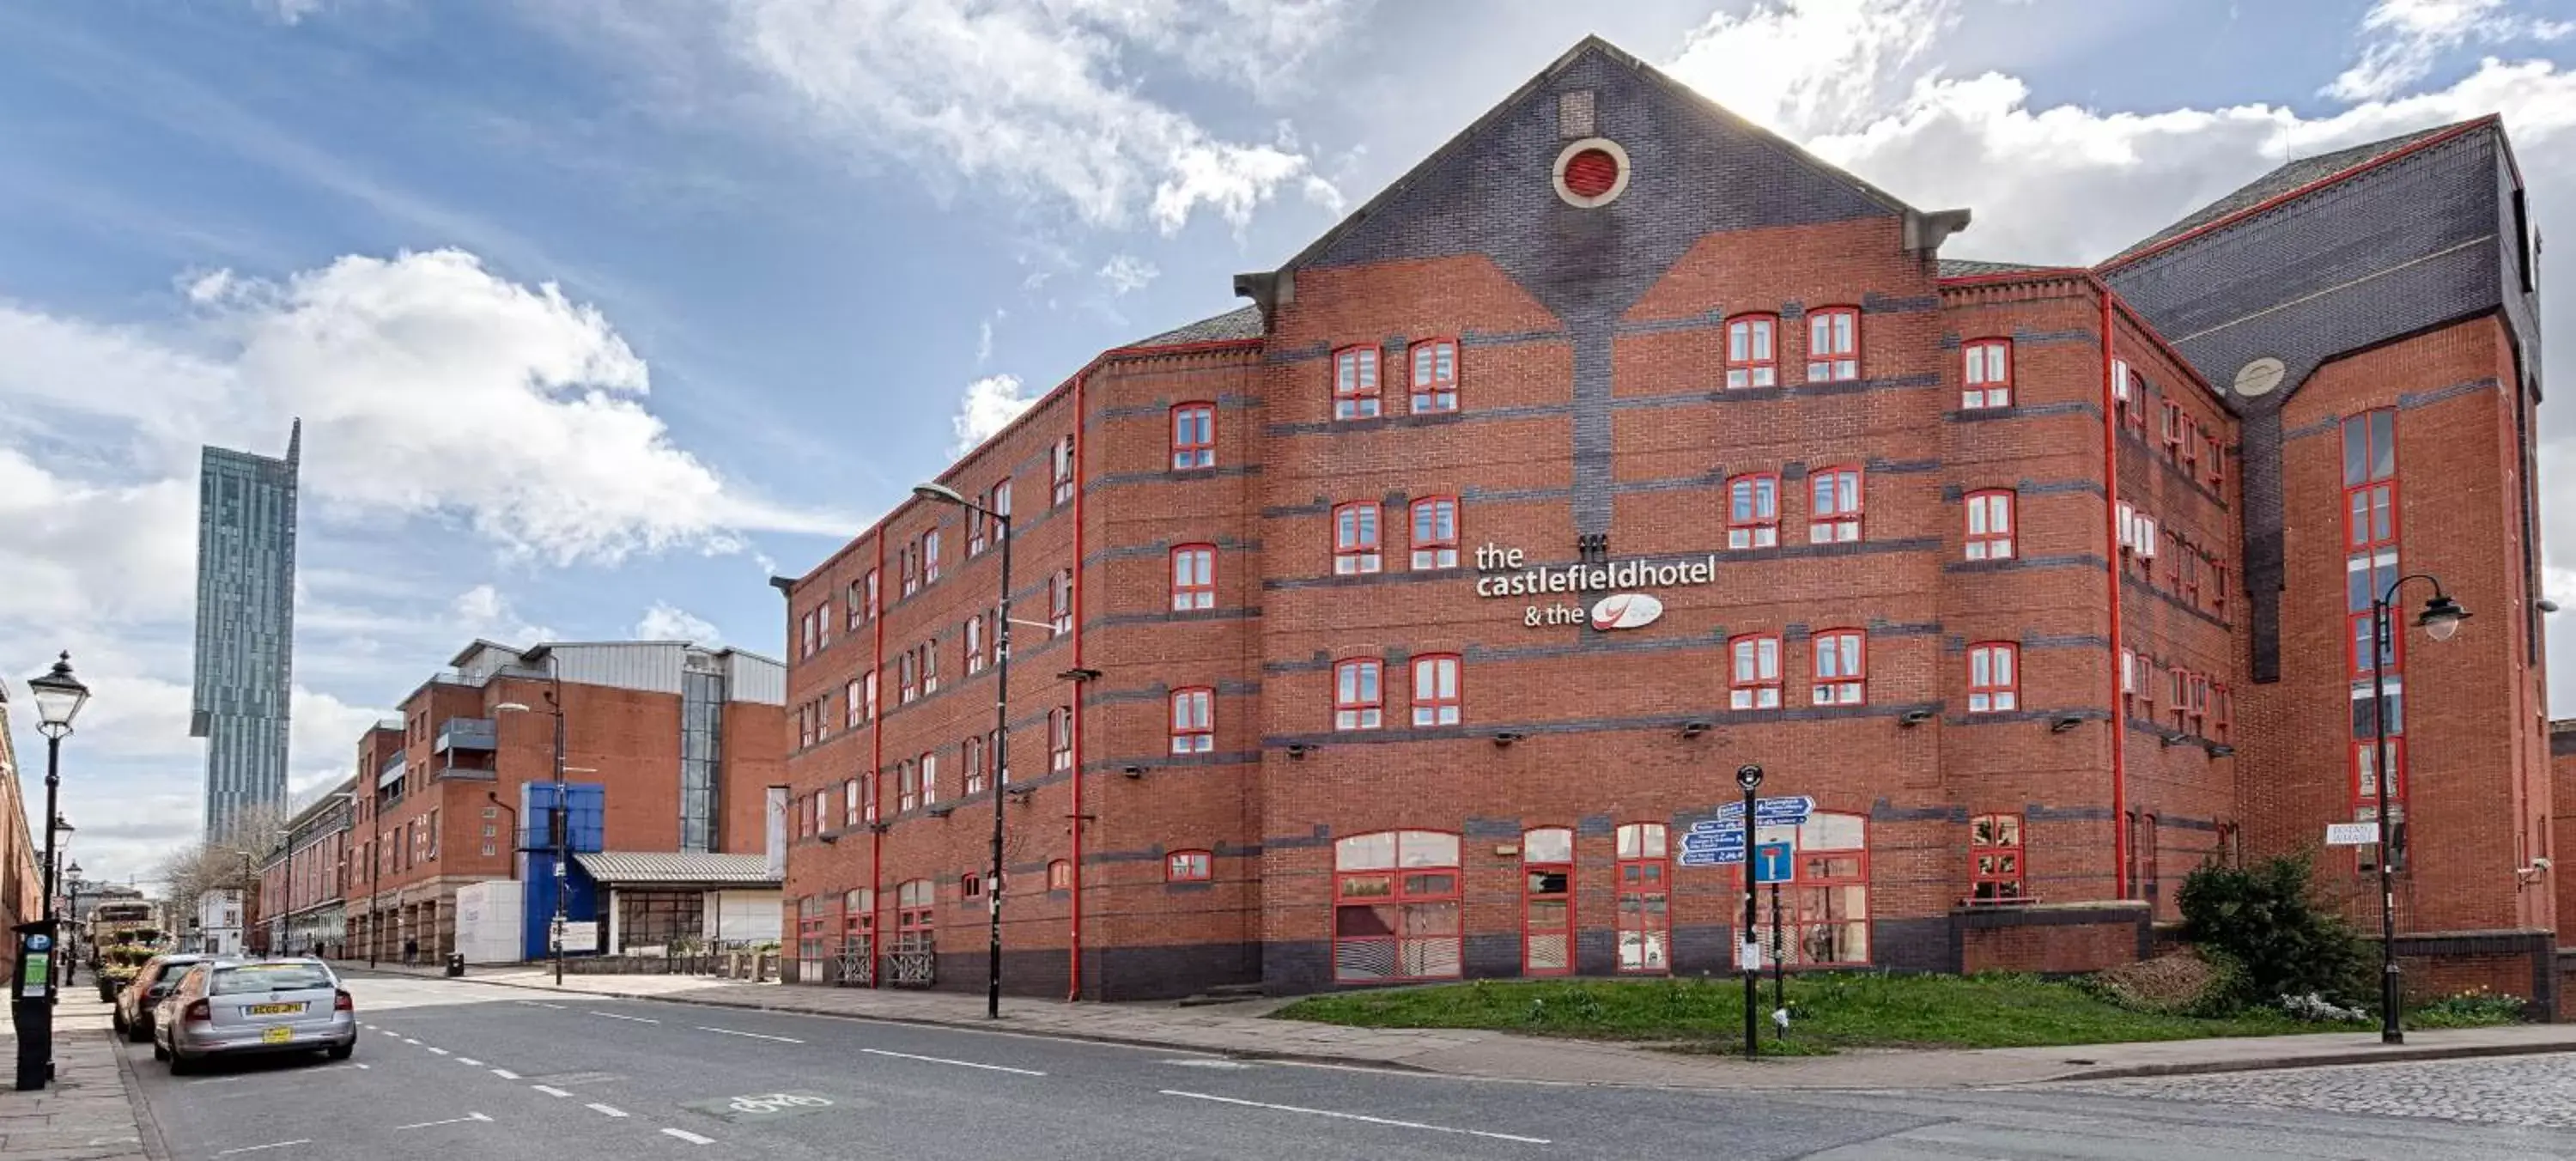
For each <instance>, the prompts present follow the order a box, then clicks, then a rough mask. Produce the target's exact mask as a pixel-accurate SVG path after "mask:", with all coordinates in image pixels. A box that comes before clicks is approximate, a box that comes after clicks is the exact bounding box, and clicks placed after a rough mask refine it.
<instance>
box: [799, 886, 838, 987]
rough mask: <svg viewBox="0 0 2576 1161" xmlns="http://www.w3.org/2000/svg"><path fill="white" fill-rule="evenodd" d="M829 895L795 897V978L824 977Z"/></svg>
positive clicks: (807, 979)
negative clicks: (827, 896)
mask: <svg viewBox="0 0 2576 1161" xmlns="http://www.w3.org/2000/svg"><path fill="white" fill-rule="evenodd" d="M828 902H829V901H828V899H827V898H826V897H825V896H822V895H808V896H806V897H804V898H802V899H799V900H797V901H796V978H797V979H800V980H806V981H809V982H810V981H818V980H821V979H822V978H823V962H824V957H825V956H826V955H827V954H828V952H827V950H826V948H827V944H826V943H825V940H824V932H825V930H826V924H827V923H829V921H830V918H831V916H830V909H829V906H828Z"/></svg>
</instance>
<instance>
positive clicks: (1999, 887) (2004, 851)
mask: <svg viewBox="0 0 2576 1161" xmlns="http://www.w3.org/2000/svg"><path fill="white" fill-rule="evenodd" d="M2029 850H2030V847H2029V844H2028V843H2027V842H2025V841H2024V839H2023V837H2022V818H2021V816H2020V815H2018V814H1980V815H1978V816H1976V817H1974V818H1971V819H1969V820H1968V901H1969V902H1971V903H2021V902H2025V901H2027V900H2028V899H2029V897H2030V896H2029V879H2028V877H2027V875H2028V868H2027V867H2026V866H2025V865H2024V863H2023V860H2024V859H2025V858H2027V857H2028V855H2029Z"/></svg>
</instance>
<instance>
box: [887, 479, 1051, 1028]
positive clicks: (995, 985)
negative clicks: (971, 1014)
mask: <svg viewBox="0 0 2576 1161" xmlns="http://www.w3.org/2000/svg"><path fill="white" fill-rule="evenodd" d="M912 494H913V495H915V496H917V497H920V498H921V499H923V500H926V501H929V502H931V503H934V504H954V505H956V506H957V507H960V508H963V509H965V510H967V511H968V512H970V513H973V514H975V515H978V516H981V517H983V518H984V519H986V520H990V521H992V522H993V537H994V539H995V540H996V541H998V542H999V543H1000V547H1001V553H1002V560H1001V565H1000V567H1001V572H1002V576H1001V588H1002V592H1001V601H1000V604H999V605H998V606H997V607H996V609H995V612H994V617H993V621H994V625H993V778H992V792H993V869H992V875H991V877H990V878H989V879H988V880H987V881H986V882H985V885H984V901H985V908H986V913H987V921H986V936H987V941H988V943H989V945H990V946H989V948H988V958H989V962H988V963H987V965H986V975H985V980H984V1018H985V1019H988V1020H998V1019H1001V1017H1002V870H1003V868H1002V775H1003V773H1004V772H1005V771H1007V770H1009V769H1010V768H1011V765H1010V745H1011V518H1010V517H1009V516H1008V515H1006V514H1004V513H1000V512H996V511H993V510H992V509H990V508H987V507H985V506H983V505H981V504H978V503H976V502H974V501H972V500H969V499H967V498H966V497H965V496H964V495H962V494H960V493H959V492H958V491H957V489H955V488H951V487H949V486H947V485H945V484H917V485H914V486H913V489H912ZM1081 776H1082V772H1081V771H1079V770H1077V771H1075V772H1074V777H1076V778H1079V777H1081Z"/></svg>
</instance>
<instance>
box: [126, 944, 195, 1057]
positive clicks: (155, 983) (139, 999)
mask: <svg viewBox="0 0 2576 1161" xmlns="http://www.w3.org/2000/svg"><path fill="white" fill-rule="evenodd" d="M208 958H211V957H208V956H203V955H197V954H195V953H183V954H174V955H156V956H153V957H152V958H151V959H148V960H145V961H144V963H143V967H142V969H141V970H140V971H138V972H136V973H135V976H134V980H133V982H131V983H128V984H126V985H125V987H124V988H123V989H122V990H120V991H118V992H117V993H116V1014H115V1015H114V1016H113V1017H110V1019H111V1020H112V1021H113V1022H114V1023H115V1024H116V1034H117V1035H119V1036H123V1037H125V1038H126V1039H128V1040H131V1041H133V1042H135V1043H137V1044H141V1043H143V1042H144V1041H147V1040H150V1039H152V1009H154V1008H156V1007H159V1006H160V1004H161V998H162V997H163V996H166V995H169V994H170V989H172V988H175V987H178V986H179V977H181V976H184V975H186V974H188V967H189V965H191V964H197V963H203V962H205V961H206V960H207V959H208Z"/></svg>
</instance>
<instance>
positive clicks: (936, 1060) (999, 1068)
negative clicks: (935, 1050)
mask: <svg viewBox="0 0 2576 1161" xmlns="http://www.w3.org/2000/svg"><path fill="white" fill-rule="evenodd" d="M859 1051H861V1052H864V1053H867V1054H868V1055H870V1056H891V1057H894V1058H896V1059H898V1060H922V1061H928V1062H929V1063H932V1064H954V1065H956V1066H957V1067H959V1068H980V1069H983V1070H984V1071H986V1072H1010V1073H1017V1074H1019V1075H1021V1076H1045V1075H1046V1074H1045V1073H1043V1072H1039V1071H1037V1070H1036V1069H1031V1068H1011V1067H1009V1066H1007V1065H1000V1064H977V1063H975V1062H974V1061H972V1060H950V1059H948V1058H947V1057H944V1056H915V1055H913V1054H911V1053H909V1052H888V1051H886V1050H885V1049H882V1048H862V1049H860V1050H859Z"/></svg>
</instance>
